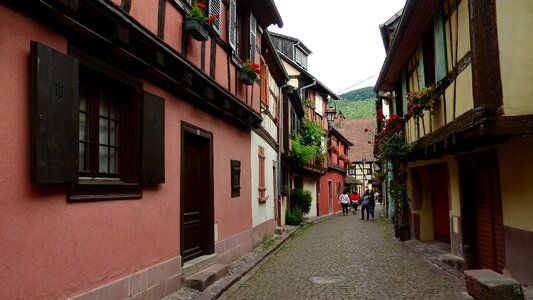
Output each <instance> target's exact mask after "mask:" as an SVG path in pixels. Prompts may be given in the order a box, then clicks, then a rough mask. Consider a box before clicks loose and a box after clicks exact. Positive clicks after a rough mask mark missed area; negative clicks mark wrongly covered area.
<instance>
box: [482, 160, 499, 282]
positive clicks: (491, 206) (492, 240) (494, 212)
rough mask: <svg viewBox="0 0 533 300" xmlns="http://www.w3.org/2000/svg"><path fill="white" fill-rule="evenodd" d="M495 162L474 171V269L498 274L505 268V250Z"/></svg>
mask: <svg viewBox="0 0 533 300" xmlns="http://www.w3.org/2000/svg"><path fill="white" fill-rule="evenodd" d="M496 162H497V160H496V161H495V162H490V163H489V162H486V164H484V165H482V166H477V167H476V168H475V170H474V187H475V188H474V199H475V204H474V205H475V214H476V217H475V224H476V239H475V242H476V252H475V254H476V265H477V268H479V269H485V268H486V269H492V270H494V271H497V272H500V273H501V272H502V270H503V268H504V265H505V257H504V253H505V247H504V239H503V217H502V206H501V199H500V190H499V178H498V169H497V166H496V164H495V163H496Z"/></svg>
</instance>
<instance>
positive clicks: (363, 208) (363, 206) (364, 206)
mask: <svg viewBox="0 0 533 300" xmlns="http://www.w3.org/2000/svg"><path fill="white" fill-rule="evenodd" d="M369 201H370V198H369V195H368V191H366V192H365V193H364V194H363V202H361V220H364V219H365V211H366V219H367V220H368V215H369V213H370V212H369V211H368V202H369Z"/></svg>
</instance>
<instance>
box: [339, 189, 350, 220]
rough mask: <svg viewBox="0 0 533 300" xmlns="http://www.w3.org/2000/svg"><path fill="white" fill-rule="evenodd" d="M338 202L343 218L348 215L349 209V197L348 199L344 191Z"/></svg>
mask: <svg viewBox="0 0 533 300" xmlns="http://www.w3.org/2000/svg"><path fill="white" fill-rule="evenodd" d="M339 202H340V203H341V205H342V214H343V215H344V216H346V215H348V208H349V207H350V197H348V194H347V193H346V191H344V192H342V194H341V195H340V196H339Z"/></svg>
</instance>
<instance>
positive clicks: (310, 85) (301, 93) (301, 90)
mask: <svg viewBox="0 0 533 300" xmlns="http://www.w3.org/2000/svg"><path fill="white" fill-rule="evenodd" d="M313 85H316V79H315V81H314V82H313V83H311V84H309V85H306V86H304V87H302V88H300V97H301V98H303V90H305V89H307V88H309V87H312V86H313Z"/></svg>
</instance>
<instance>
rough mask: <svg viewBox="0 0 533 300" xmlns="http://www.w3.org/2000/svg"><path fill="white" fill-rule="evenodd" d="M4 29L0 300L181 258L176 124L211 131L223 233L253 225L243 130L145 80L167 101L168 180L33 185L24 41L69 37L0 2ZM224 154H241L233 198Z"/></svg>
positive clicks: (61, 292) (58, 43) (64, 293)
mask: <svg viewBox="0 0 533 300" xmlns="http://www.w3.org/2000/svg"><path fill="white" fill-rule="evenodd" d="M21 24H24V25H23V26H21ZM0 28H2V43H0V49H1V53H2V55H1V56H0V66H2V68H3V69H4V70H9V71H5V72H0V82H1V83H2V85H3V86H4V87H5V88H4V89H3V90H4V92H5V94H4V96H3V97H2V100H1V104H2V107H3V109H2V110H0V120H2V126H0V134H1V135H2V137H3V142H2V143H0V154H1V159H0V170H2V172H0V187H1V192H0V194H1V198H0V204H1V205H2V209H1V210H0V241H1V243H0V257H1V258H2V259H1V262H0V269H1V270H2V272H0V290H2V292H3V294H2V297H5V298H6V299H22V298H23V299H38V298H41V299H58V298H66V297H68V296H72V295H76V294H79V293H82V292H84V291H87V290H90V289H92V288H95V287H98V286H101V285H105V284H108V283H110V282H113V281H115V280H120V279H121V278H124V277H125V276H129V275H131V274H134V273H135V272H138V271H142V270H145V269H147V268H150V267H151V266H154V265H156V264H159V263H162V262H165V261H168V260H172V259H178V260H177V261H178V262H179V261H180V260H179V255H180V249H179V245H180V243H179V241H180V236H179V234H180V233H179V228H180V219H179V216H180V210H179V209H180V199H179V196H177V195H180V172H179V170H180V163H179V161H180V150H179V149H180V146H181V141H180V126H181V121H186V122H188V123H191V124H194V125H196V126H198V127H201V128H203V129H205V130H207V131H210V132H212V133H213V142H214V145H213V149H214V190H215V193H214V201H215V222H218V224H219V240H225V239H228V238H230V237H234V236H236V235H238V234H239V233H242V232H245V231H246V230H248V229H249V228H251V203H250V195H251V191H250V182H249V180H250V177H251V176H249V172H250V171H249V170H250V165H249V164H250V149H249V147H250V142H249V141H250V133H249V131H244V130H243V129H238V128H235V127H233V126H232V125H229V124H228V123H226V122H223V121H221V120H220V119H217V118H216V117H213V116H212V115H209V114H207V113H205V112H203V111H201V110H199V109H197V108H195V107H192V106H191V105H189V104H187V103H185V102H183V101H180V100H179V99H177V98H176V97H174V96H172V95H170V94H168V93H166V92H165V91H163V90H161V89H160V88H158V87H156V86H155V85H152V84H150V83H148V82H145V85H144V88H145V89H146V90H148V91H150V92H152V93H154V94H157V95H159V96H162V97H164V98H165V114H166V116H165V156H166V157H165V169H166V183H165V184H161V185H158V186H154V187H149V188H145V189H144V190H143V197H142V199H140V200H119V201H102V202H88V203H71V204H67V201H66V191H65V185H45V184H30V174H29V169H30V167H29V140H30V137H29V123H30V121H29V118H30V107H29V105H30V94H29V91H30V86H29V84H30V66H29V62H30V59H29V52H30V41H31V40H38V41H40V42H42V43H44V44H46V45H48V46H50V47H52V48H55V49H56V50H59V51H62V52H64V53H66V49H67V42H66V40H65V39H64V37H62V36H60V35H58V34H57V33H55V32H54V31H53V30H52V29H51V28H48V27H46V26H43V24H40V23H36V22H34V21H32V20H30V19H28V18H26V17H25V16H22V15H20V14H19V13H18V12H15V11H13V10H11V9H10V8H9V7H6V6H5V5H4V4H0ZM230 159H237V160H240V161H241V169H242V173H241V187H242V189H241V196H240V197H237V198H231V197H230V195H231V193H230V182H229V180H230V176H228V174H229V170H230V168H229V165H230V164H229V160H230ZM223 250H224V251H229V249H227V248H225V249H223ZM147 273H148V272H147ZM142 274H143V276H144V273H142ZM146 276H149V275H148V274H147V275H146Z"/></svg>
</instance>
